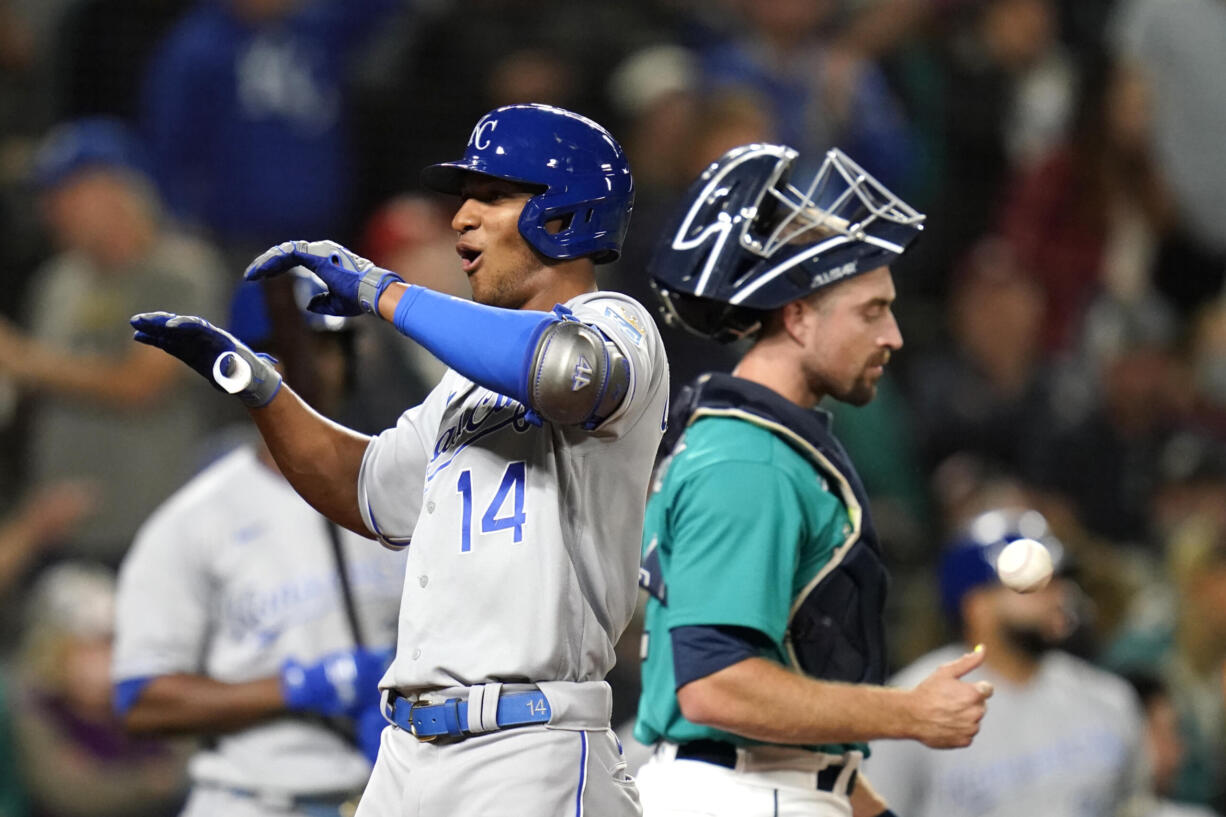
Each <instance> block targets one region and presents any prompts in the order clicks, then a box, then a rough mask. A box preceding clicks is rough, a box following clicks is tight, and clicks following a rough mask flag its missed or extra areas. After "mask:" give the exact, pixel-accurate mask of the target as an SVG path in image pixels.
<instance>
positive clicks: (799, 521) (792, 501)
mask: <svg viewBox="0 0 1226 817" xmlns="http://www.w3.org/2000/svg"><path fill="white" fill-rule="evenodd" d="M850 530H851V520H850V517H849V516H848V512H847V509H846V508H845V506H844V505H843V503H842V501H841V500H840V499H839V497H838V496H837V495H836V494H835V493H833V492H832V491H831V489H830V487H829V486H828V485H827V483H826V480H825V478H824V477H823V475H822V474H821V473H820V472H818V471H817V470H815V468H814V466H813V464H812V463H811V461H810V460H808V459H806V458H805V457H804V456H803V455H802V454H801V453H800V452H798V451H797V450H796V449H795V448H793V447H792V446H791V445H790V444H789V443H787V442H786V441H785V440H784V439H783V438H781V437H779V436H777V435H776V434H774V433H773V432H772V431H770V430H769V429H767V428H764V427H762V426H760V425H757V424H754V423H750V422H745V421H743V420H740V419H734V418H730V417H718V416H717V417H703V418H700V419H698V420H697V421H695V422H694V423H693V424H692V425H691V426H690V427H689V428H688V429H687V430H686V432H685V436H684V437H683V438H682V440H681V442H680V443H679V444H678V446H677V448H676V449H675V450H674V453H673V455H672V456H671V457H670V459H669V460H667V461H666V462H664V463H662V464H661V466H660V469H659V473H658V474H657V476H656V479H655V481H654V483H653V485H652V494H651V496H650V499H649V501H648V505H647V514H646V517H645V520H644V525H643V543H644V544H643V553H644V557H645V559H644V561H646V557H647V556H648V555H649V554H650V553H651V552H652V551H655V555H654V557H653V560H652V561H653V562H654V561H656V560H658V565H659V568H658V569H659V572H660V574H661V576H660V578H661V579H662V582H663V585H664V586H665V587H666V597H665V602H663V603H662V602H661V601H660V600H659V599H657V598H654V597H651V598H649V599H648V601H647V612H646V621H645V634H644V640H645V644H644V660H643V666H642V687H643V691H642V695H641V697H640V700H639V712H638V721H637V723H636V725H635V737H636V738H637V739H638V740H640V741H642V742H643V743H646V744H651V743H655V742H657V741H661V740H665V741H670V742H673V743H684V742H687V741H692V740H697V739H700V738H713V739H717V740H724V741H728V742H731V743H737V744H752V743H756V741H751V740H749V739H747V738H744V737H742V736H739V735H734V734H730V733H727V732H722V731H720V730H717V729H714V728H712V727H708V726H702V725H699V724H694V723H691V722H690V721H687V720H686V719H685V718H684V717H682V715H681V710H680V707H679V706H678V704H677V698H676V676H675V673H674V664H673V650H672V642H671V638H670V635H669V634H670V632H671V631H672V630H673V629H674V628H676V627H685V626H701V625H706V626H735V627H748V628H752V629H753V630H756V631H758V632H759V633H761V634H762V635H763V636H764V637H765V638H766V639H767V640H768V641H769V647H763V648H762V651H761V656H762V657H763V658H767V659H769V660H773V661H775V662H776V663H779V664H782V665H785V666H789V667H792V668H793V669H797V668H796V666H795V664H794V663H793V662H792V661H791V660H790V659H789V657H788V656H789V650H788V649H787V645H786V642H785V639H786V638H787V630H788V621H789V618H790V615H791V611H792V608H793V605H794V603H795V602H796V601H797V600H798V599H799V598H800V597H801V596H802V595H803V594H804V592H805V591H806V589H807V588H808V586H809V585H810V583H811V582H812V580H813V579H814V577H816V576H817V574H818V573H819V571H820V570H821V569H822V567H823V566H824V565H825V564H826V563H827V562H828V561H829V560H830V558H831V556H832V555H833V553H834V550H835V548H836V547H837V546H839V545H841V544H842V543H843V542H844V541H845V540H846V538H847V535H848V532H849V531H850ZM812 748H820V749H821V750H822V751H826V752H831V753H842V752H844V751H846V750H848V749H851V748H863V747H862V746H861V745H859V744H857V745H854V746H852V745H838V746H822V747H812Z"/></svg>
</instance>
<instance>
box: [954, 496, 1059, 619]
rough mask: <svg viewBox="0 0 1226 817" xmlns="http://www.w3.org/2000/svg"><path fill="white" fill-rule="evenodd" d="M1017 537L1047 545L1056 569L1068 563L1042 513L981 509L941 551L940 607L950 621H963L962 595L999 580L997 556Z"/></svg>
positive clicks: (1026, 510)
mask: <svg viewBox="0 0 1226 817" xmlns="http://www.w3.org/2000/svg"><path fill="white" fill-rule="evenodd" d="M1017 539H1034V540H1035V541H1036V542H1039V543H1041V544H1042V545H1043V546H1044V547H1046V548H1047V550H1048V552H1049V553H1050V554H1051V561H1052V567H1053V568H1054V570H1055V571H1056V572H1057V573H1058V572H1060V571H1061V570H1062V569H1064V568H1065V567H1067V564H1066V559H1065V552H1064V545H1062V544H1061V543H1060V540H1059V539H1057V538H1056V537H1055V536H1053V535H1052V533H1051V530H1050V528H1048V525H1047V519H1046V518H1044V516H1043V514H1041V513H1039V512H1038V511H1035V510H1028V509H996V510H991V511H986V512H984V513H981V514H979V516H976V517H975V518H974V519H972V520H971V521H970V523H968V524H967V525H966V527H965V528H963V529H962V531H961V532H960V533H959V534H958V535H957V536H955V537H954V538H953V539H952V540H950V542H949V543H948V544H947V545H946V546H945V551H944V553H942V555H941V562H940V567H939V571H940V586H941V609H942V610H943V611H944V612H945V615H946V616H947V617H948V619H949V621H951V622H953V623H954V624H960V622H961V618H962V616H961V612H960V610H961V606H962V597H963V596H965V595H966V594H967V593H969V592H970V591H971V590H974V589H975V588H976V587H982V586H984V585H995V584H999V583H1000V577H999V576H997V574H996V557H998V556H999V555H1000V552H1001V551H1002V550H1004V549H1005V545H1007V544H1009V543H1010V542H1013V541H1015V540H1017Z"/></svg>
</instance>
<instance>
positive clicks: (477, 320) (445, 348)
mask: <svg viewBox="0 0 1226 817" xmlns="http://www.w3.org/2000/svg"><path fill="white" fill-rule="evenodd" d="M569 317H570V310H569V309H567V308H566V307H564V306H557V307H554V310H553V311H552V312H538V311H535V310H521V309H500V308H499V307H494V306H486V305H484V304H478V303H473V302H472V301H465V300H462V299H460V298H454V297H452V296H450V295H443V294H442V293H439V292H434V291H433V290H430V289H426V288H425V287H419V286H414V285H411V284H410V285H409V287H408V289H406V290H405V292H404V294H402V295H401V296H400V302H399V303H398V304H397V305H396V313H395V315H394V316H393V319H392V324H393V325H394V326H395V327H396V328H397V329H398V330H400V332H401V334H404V335H406V336H408V337H410V338H412V339H413V340H415V341H417V342H418V343H420V344H421V345H422V346H424V347H425V348H426V349H427V350H428V351H429V352H430V354H432V355H434V356H435V357H437V358H438V359H439V360H441V361H442V362H443V363H446V364H447V365H448V366H450V367H451V368H453V369H455V370H456V371H457V372H459V373H460V374H462V375H464V376H465V377H467V378H468V379H469V380H471V381H473V382H474V383H477V384H480V385H482V386H484V387H486V388H487V389H490V390H492V391H495V392H498V393H499V394H504V395H506V396H507V397H511V398H514V399H515V400H518V401H519V402H520V403H522V404H524V405H525V406H527V407H528V408H532V404H531V403H530V402H529V399H528V396H529V394H530V391H529V385H528V384H529V380H530V378H531V369H532V357H533V355H534V354H535V352H536V344H537V340H538V339H539V338H540V336H541V333H542V332H544V331H545V329H546V328H548V327H549V326H550V325H552V324H554V323H557V322H558V321H559V320H565V319H567V318H569ZM571 319H572V320H573V318H571Z"/></svg>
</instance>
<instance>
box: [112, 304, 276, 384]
mask: <svg viewBox="0 0 1226 817" xmlns="http://www.w3.org/2000/svg"><path fill="white" fill-rule="evenodd" d="M129 323H131V324H132V326H133V327H134V328H135V329H136V333H135V334H134V335H133V336H132V337H133V339H134V340H136V341H137V342H138V343H144V344H147V345H149V346H156V347H157V348H159V349H162V350H163V351H165V352H167V353H169V354H172V355H174V356H175V357H177V358H178V359H179V360H182V361H183V362H184V363H186V364H187V365H188V366H191V367H192V368H193V369H195V370H196V371H197V372H199V373H200V375H201V377H203V378H205V379H206V380H208V381H209V382H210V383H212V384H213V387H214V388H215V389H218V390H219V391H224V392H228V393H229V394H234V395H237V396H238V398H239V399H240V400H242V401H243V403H244V404H245V405H247V406H248V407H250V408H259V407H260V406H263V405H267V404H268V402H269V401H270V400H272V398H273V397H275V396H276V394H277V390H278V389H280V388H281V373H280V372H278V371H277V370H276V368H275V367H274V365H273V364H275V363H276V362H277V361H276V360H275V359H274V358H272V357H269V356H268V355H265V354H256V353H255V352H253V351H251V349H249V348H248V347H247V345H246V344H244V343H243V342H242V341H241V340H239V339H238V338H236V337H234V336H233V335H231V334H230V333H229V332H227V331H226V330H224V329H221V328H219V327H216V326H214V325H213V324H211V323H209V322H208V321H206V320H205V319H204V318H197V317H195V316H194V315H175V314H174V313H172V312H142V313H141V314H139V315H133V316H132V319H131V320H130V321H129Z"/></svg>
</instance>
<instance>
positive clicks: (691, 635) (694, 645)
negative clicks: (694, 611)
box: [669, 625, 770, 689]
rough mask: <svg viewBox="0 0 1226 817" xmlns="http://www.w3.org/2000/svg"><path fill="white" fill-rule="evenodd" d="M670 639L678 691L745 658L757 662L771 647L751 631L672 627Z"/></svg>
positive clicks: (711, 627) (707, 627) (703, 626)
mask: <svg viewBox="0 0 1226 817" xmlns="http://www.w3.org/2000/svg"><path fill="white" fill-rule="evenodd" d="M669 635H670V636H671V638H672V646H673V676H674V678H675V679H676V683H677V689H681V687H683V686H685V685H686V684H688V683H689V682H690V681H697V680H698V679H699V678H705V677H706V676H708V675H711V674H713V673H716V672H719V671H720V670H722V669H724V668H725V667H730V666H732V665H733V664H738V663H740V662H741V661H744V660H745V659H746V658H756V657H758V656H760V655H761V654H762V649H763V648H766V647H769V646H770V639H769V638H767V637H766V635H765V634H763V633H761V632H759V631H757V630H755V629H753V628H752V627H731V626H706V625H701V626H692V627H674V628H673V629H672V630H671V631H670V632H669Z"/></svg>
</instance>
